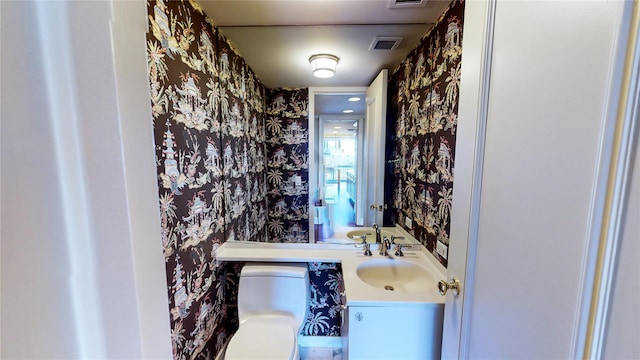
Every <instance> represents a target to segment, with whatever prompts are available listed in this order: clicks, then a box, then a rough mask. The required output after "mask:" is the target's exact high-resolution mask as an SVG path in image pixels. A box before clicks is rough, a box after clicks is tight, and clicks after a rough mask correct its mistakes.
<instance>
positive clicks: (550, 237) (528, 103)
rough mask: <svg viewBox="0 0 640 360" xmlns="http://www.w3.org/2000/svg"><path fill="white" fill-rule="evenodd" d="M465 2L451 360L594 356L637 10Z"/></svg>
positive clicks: (448, 336) (447, 351) (446, 352)
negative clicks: (599, 256) (609, 181)
mask: <svg viewBox="0 0 640 360" xmlns="http://www.w3.org/2000/svg"><path fill="white" fill-rule="evenodd" d="M465 6H466V8H465V16H464V19H465V23H464V30H463V31H464V33H463V39H464V40H463V41H464V51H463V59H462V70H461V73H462V78H461V83H460V86H461V88H460V105H459V117H458V134H457V140H456V163H455V171H456V173H455V176H456V180H455V182H454V190H453V193H454V197H453V201H454V203H453V205H452V209H453V212H452V220H451V228H452V230H451V245H450V257H449V263H448V269H447V272H448V274H447V277H448V278H449V279H448V280H450V279H451V278H453V277H457V278H459V279H460V281H461V284H462V290H461V292H460V294H459V295H458V296H457V297H454V296H453V295H452V294H450V293H449V294H447V299H446V305H445V316H444V329H443V349H442V357H443V358H445V359H452V358H453V359H458V358H462V359H465V358H518V357H523V356H524V357H529V358H582V354H581V352H582V351H583V350H582V349H581V344H580V341H581V339H583V338H584V337H585V336H584V334H583V333H582V331H583V330H584V326H585V325H583V323H582V322H583V319H584V317H585V312H584V309H583V307H584V306H585V305H587V307H588V306H589V301H588V299H589V296H590V294H589V292H588V290H589V289H590V287H591V286H592V283H590V281H591V278H590V277H591V276H592V274H591V271H590V269H593V268H594V266H593V265H594V262H593V258H592V257H591V253H592V252H593V249H594V247H593V246H592V245H591V244H592V242H593V238H594V236H595V237H596V238H597V235H598V234H599V231H598V230H599V228H598V224H597V223H598V221H599V218H598V217H599V216H601V215H599V214H600V211H601V210H602V204H601V201H602V197H601V196H602V193H601V192H602V184H601V183H600V182H601V180H602V179H603V178H604V179H605V181H606V176H604V177H603V176H602V175H603V174H604V175H606V173H607V172H608V170H607V167H606V164H607V162H608V159H607V153H608V152H609V151H610V150H609V149H608V148H607V147H608V146H611V141H610V139H611V138H612V136H611V133H612V130H611V128H612V126H611V125H607V124H612V123H615V121H609V120H611V119H610V116H611V114H612V113H613V112H614V111H612V110H614V109H616V108H617V99H616V95H615V93H616V91H617V89H619V88H620V81H619V78H618V77H619V76H620V73H621V71H619V70H620V67H619V66H620V62H619V61H618V60H619V58H618V57H619V56H620V54H623V53H624V51H620V50H624V46H625V42H624V40H625V39H624V38H625V36H626V33H625V31H628V30H625V26H621V25H620V24H625V21H623V20H624V19H628V18H629V16H628V15H629V13H630V12H629V11H626V10H628V9H629V8H631V6H627V4H624V3H623V2H570V3H560V2H535V1H532V2H517V3H513V2H496V1H477V2H476V1H471V2H467V3H466V5H465ZM623 8H624V9H625V11H622V10H623ZM575 14H580V16H575ZM623 15H625V16H623ZM542 17H544V18H545V21H544V24H543V25H541V24H540V23H539V22H537V21H536V20H535V19H539V18H542ZM531 29H535V31H531ZM618 36H620V37H621V38H622V40H623V41H621V42H618V40H619V39H618ZM558 54H561V56H559V55H558ZM616 55H617V56H616ZM587 74H588V75H587ZM596 250H597V249H596ZM587 310H588V309H587ZM587 315H588V311H587ZM582 345H583V344H582ZM595 357H596V358H597V357H598V356H595Z"/></svg>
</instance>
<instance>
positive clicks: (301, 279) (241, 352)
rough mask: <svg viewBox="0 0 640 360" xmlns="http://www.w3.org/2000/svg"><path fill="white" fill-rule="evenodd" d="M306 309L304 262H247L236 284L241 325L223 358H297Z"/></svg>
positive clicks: (307, 280) (307, 296)
mask: <svg viewBox="0 0 640 360" xmlns="http://www.w3.org/2000/svg"><path fill="white" fill-rule="evenodd" d="M308 309H309V274H308V270H307V264H306V263H304V264H297V263H268V264H263V263H247V264H246V265H245V266H244V267H243V268H242V271H241V273H240V283H239V285H238V318H239V320H240V326H239V328H238V331H237V332H236V333H235V334H234V335H233V337H232V338H231V340H230V341H229V344H228V345H227V349H226V351H225V357H224V358H225V359H226V360H235V359H274V360H276V359H277V360H298V359H299V358H300V354H299V351H298V333H299V332H300V328H301V327H302V324H303V322H304V320H305V319H306V317H307V311H308Z"/></svg>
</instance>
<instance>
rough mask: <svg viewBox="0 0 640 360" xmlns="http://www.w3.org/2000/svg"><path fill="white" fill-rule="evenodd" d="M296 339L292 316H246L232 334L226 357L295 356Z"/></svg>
mask: <svg viewBox="0 0 640 360" xmlns="http://www.w3.org/2000/svg"><path fill="white" fill-rule="evenodd" d="M298 357H299V354H298V339H297V334H296V331H295V329H294V327H293V324H292V321H291V318H289V317H287V316H279V315H262V316H254V317H250V318H248V319H247V320H246V321H245V322H243V323H242V324H240V328H239V329H238V331H237V332H236V333H235V335H233V337H232V338H231V341H230V342H229V345H228V346H227V350H226V352H225V356H224V358H225V360H233V359H247V360H248V359H251V360H256V359H264V360H267V359H269V360H295V359H298Z"/></svg>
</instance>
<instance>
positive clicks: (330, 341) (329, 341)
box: [298, 335, 342, 348]
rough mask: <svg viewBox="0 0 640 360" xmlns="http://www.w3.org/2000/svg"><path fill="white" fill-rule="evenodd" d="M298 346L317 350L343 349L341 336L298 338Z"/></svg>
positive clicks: (301, 336)
mask: <svg viewBox="0 0 640 360" xmlns="http://www.w3.org/2000/svg"><path fill="white" fill-rule="evenodd" d="M298 346H300V347H317V348H342V338H341V337H340V336H303V335H299V336H298Z"/></svg>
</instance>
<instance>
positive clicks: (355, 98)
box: [349, 96, 360, 102]
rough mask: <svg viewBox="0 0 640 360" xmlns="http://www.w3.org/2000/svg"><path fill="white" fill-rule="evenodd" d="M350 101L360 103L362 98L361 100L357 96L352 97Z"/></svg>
mask: <svg viewBox="0 0 640 360" xmlns="http://www.w3.org/2000/svg"><path fill="white" fill-rule="evenodd" d="M349 101H353V102H355V101H360V98H359V97H357V96H354V97H350V98H349Z"/></svg>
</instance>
